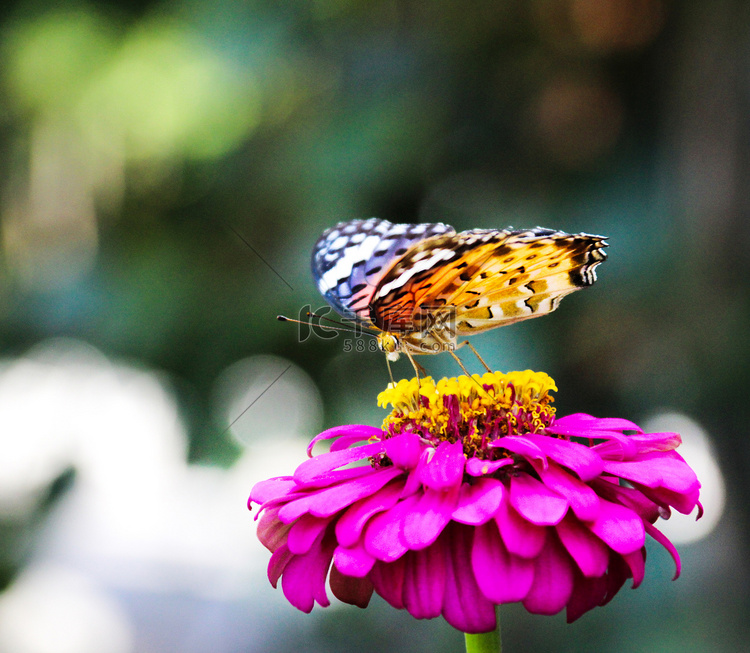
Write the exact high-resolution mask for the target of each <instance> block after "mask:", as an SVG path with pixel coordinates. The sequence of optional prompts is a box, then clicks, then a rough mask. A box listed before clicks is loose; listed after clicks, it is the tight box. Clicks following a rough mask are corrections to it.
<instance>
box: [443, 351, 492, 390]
mask: <svg viewBox="0 0 750 653" xmlns="http://www.w3.org/2000/svg"><path fill="white" fill-rule="evenodd" d="M472 349H473V347H472ZM448 353H449V354H450V355H451V356H453V358H455V359H456V362H457V363H458V365H459V367H460V368H461V369H462V370H463V371H464V374H466V376H468V377H469V378H470V379H471V380H472V381H474V383H476V385H477V387H478V388H479V389H480V390H481V391H482V392H483V393H484V394H486V395H487V396H490V395H489V393H488V392H487V391H486V390H485V389H484V388H483V387H482V384H481V383H479V381H477V380H476V379H475V378H474V377H473V376H472V375H471V374H469V370H467V369H466V366H465V365H464V364H463V361H462V360H461V359H460V358H459V357H458V356H457V354H456V352H455V351H453V350H452V349H448ZM475 353H476V352H475ZM477 355H479V354H477ZM479 360H482V359H481V358H480V359H479ZM482 362H484V361H482ZM485 367H487V366H486V365H485Z"/></svg>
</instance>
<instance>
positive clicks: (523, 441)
mask: <svg viewBox="0 0 750 653" xmlns="http://www.w3.org/2000/svg"><path fill="white" fill-rule="evenodd" d="M490 446H491V447H496V448H498V449H506V450H508V451H511V452H512V453H515V454H518V455H519V456H523V457H524V458H526V459H528V460H538V461H539V462H540V463H541V464H542V465H546V464H547V456H545V455H544V452H543V451H542V450H541V449H540V448H539V447H538V446H537V445H536V444H534V443H533V442H531V440H529V439H528V438H527V437H526V436H523V437H520V436H514V435H508V436H505V437H504V438H498V439H497V440H495V441H493V442H491V443H490Z"/></svg>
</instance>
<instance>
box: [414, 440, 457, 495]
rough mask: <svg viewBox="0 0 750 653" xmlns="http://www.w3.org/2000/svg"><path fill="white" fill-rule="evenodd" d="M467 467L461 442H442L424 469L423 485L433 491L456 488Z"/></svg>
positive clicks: (422, 475)
mask: <svg viewBox="0 0 750 653" xmlns="http://www.w3.org/2000/svg"><path fill="white" fill-rule="evenodd" d="M465 465H466V456H465V455H464V447H463V444H462V443H461V442H454V443H453V444H450V443H448V442H441V443H440V444H439V445H438V448H437V449H436V450H435V454H434V455H433V456H432V458H431V459H430V461H429V462H428V463H427V464H426V465H425V467H424V468H423V469H422V474H421V480H422V483H423V484H424V485H425V487H428V488H431V489H433V490H448V489H451V488H455V487H456V486H458V485H459V484H460V483H461V479H462V478H463V475H464V466H465Z"/></svg>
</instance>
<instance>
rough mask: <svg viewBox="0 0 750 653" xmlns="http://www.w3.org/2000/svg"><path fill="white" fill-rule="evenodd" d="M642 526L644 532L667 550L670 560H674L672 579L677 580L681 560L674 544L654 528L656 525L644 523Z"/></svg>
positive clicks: (680, 568)
mask: <svg viewBox="0 0 750 653" xmlns="http://www.w3.org/2000/svg"><path fill="white" fill-rule="evenodd" d="M644 526H645V527H646V532H647V533H648V534H649V535H650V536H651V537H653V538H654V539H655V540H656V541H657V542H658V543H659V544H661V545H662V546H663V547H664V548H665V549H666V550H667V551H669V555H671V556H672V560H674V566H675V572H674V578H673V579H672V580H677V579H678V578H679V577H680V572H681V571H682V562H681V561H680V554H679V553H677V549H675V548H674V544H672V543H671V542H670V541H669V539H668V538H667V537H666V536H665V535H664V533H662V532H661V531H660V530H659V529H658V528H656V526H653V525H652V524H648V523H646V524H644Z"/></svg>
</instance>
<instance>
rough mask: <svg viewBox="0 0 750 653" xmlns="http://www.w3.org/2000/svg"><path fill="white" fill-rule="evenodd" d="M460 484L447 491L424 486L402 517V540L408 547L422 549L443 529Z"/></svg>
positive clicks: (456, 499)
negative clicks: (420, 493) (415, 500)
mask: <svg viewBox="0 0 750 653" xmlns="http://www.w3.org/2000/svg"><path fill="white" fill-rule="evenodd" d="M460 490H461V488H460V486H456V487H454V488H452V489H451V490H450V491H448V492H441V491H438V490H431V489H429V488H425V490H424V492H423V493H422V495H421V496H420V495H416V496H419V500H418V501H417V502H416V503H415V504H414V506H413V507H412V508H411V510H410V511H409V512H408V513H407V514H406V515H405V517H404V530H403V541H404V544H406V546H407V547H408V548H409V549H413V550H417V549H423V548H424V547H426V546H429V545H430V544H432V543H433V542H434V541H435V540H436V539H437V538H438V535H440V533H441V532H442V531H443V529H444V528H445V527H446V525H447V524H448V522H449V521H450V520H451V515H452V514H453V511H454V510H455V509H456V504H457V503H458V494H459V492H460Z"/></svg>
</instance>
